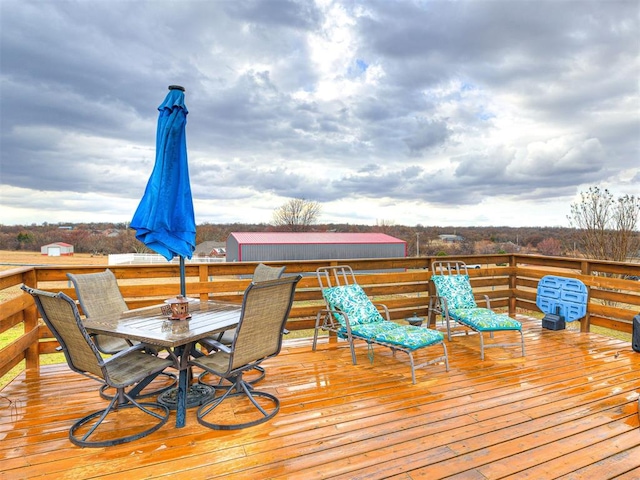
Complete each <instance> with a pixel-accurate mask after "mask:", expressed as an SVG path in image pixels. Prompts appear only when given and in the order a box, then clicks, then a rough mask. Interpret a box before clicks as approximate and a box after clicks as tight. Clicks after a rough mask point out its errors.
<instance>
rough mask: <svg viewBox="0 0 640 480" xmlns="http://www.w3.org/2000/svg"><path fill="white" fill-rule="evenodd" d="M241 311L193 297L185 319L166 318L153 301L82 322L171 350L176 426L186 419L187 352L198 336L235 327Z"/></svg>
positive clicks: (95, 330) (101, 331) (97, 331)
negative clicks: (175, 376) (175, 379)
mask: <svg viewBox="0 0 640 480" xmlns="http://www.w3.org/2000/svg"><path fill="white" fill-rule="evenodd" d="M241 312H242V309H241V307H240V305H235V304H230V303H222V302H212V301H205V302H201V301H197V300H196V301H193V302H191V303H190V304H189V313H190V314H191V318H189V319H187V320H170V319H169V318H168V316H167V315H166V314H165V313H163V312H162V305H154V306H151V307H144V308H139V309H135V310H127V311H126V312H123V313H122V314H121V315H119V316H114V317H102V318H96V319H92V318H88V319H86V321H85V323H84V325H85V328H86V329H87V331H88V332H89V333H95V334H105V335H112V336H115V337H120V338H125V339H128V340H132V341H137V342H142V343H145V344H148V345H152V346H157V347H161V348H162V347H164V348H166V349H167V350H169V351H170V352H172V354H173V356H174V361H175V368H177V369H178V371H179V378H178V387H177V388H178V391H177V402H176V427H177V428H180V427H184V425H185V423H186V410H187V392H188V388H189V381H190V379H191V375H190V374H189V356H190V355H191V352H192V350H193V348H194V345H195V344H196V342H197V341H198V340H200V339H202V338H205V337H209V336H212V335H215V334H216V333H219V332H223V331H225V330H228V329H230V328H234V327H236V326H237V324H238V322H239V321H240V315H241Z"/></svg>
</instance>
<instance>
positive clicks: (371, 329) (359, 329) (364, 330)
mask: <svg viewBox="0 0 640 480" xmlns="http://www.w3.org/2000/svg"><path fill="white" fill-rule="evenodd" d="M398 327H399V325H398V324H397V323H394V322H387V321H384V322H374V323H361V324H359V325H354V326H352V327H351V334H352V335H355V336H357V337H360V338H362V339H364V340H375V339H376V338H378V336H379V335H384V334H385V333H387V332H390V331H391V330H396V329H397V328H398ZM345 333H346V329H345Z"/></svg>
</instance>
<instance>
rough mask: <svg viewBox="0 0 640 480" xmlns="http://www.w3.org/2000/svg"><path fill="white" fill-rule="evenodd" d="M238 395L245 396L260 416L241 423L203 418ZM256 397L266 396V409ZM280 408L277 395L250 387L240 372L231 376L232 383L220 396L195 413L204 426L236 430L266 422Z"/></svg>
mask: <svg viewBox="0 0 640 480" xmlns="http://www.w3.org/2000/svg"><path fill="white" fill-rule="evenodd" d="M239 397H246V398H247V399H248V400H249V401H250V402H251V403H252V404H253V406H254V407H255V408H256V410H257V411H258V412H260V415H261V416H260V417H258V418H257V419H253V420H249V421H246V422H241V423H221V422H220V423H218V422H210V421H207V420H205V417H206V416H207V415H209V414H210V413H211V412H212V411H213V410H214V409H216V408H217V407H218V406H220V405H221V404H222V403H224V402H225V401H226V400H229V401H233V400H234V399H236V398H239ZM256 397H260V398H266V399H267V400H269V403H270V404H271V406H270V408H269V409H268V410H267V409H265V408H264V407H262V406H261V405H260V404H259V403H258V402H257V400H256ZM279 410H280V400H278V398H277V397H275V396H273V395H271V394H269V393H266V392H258V391H255V390H253V389H252V388H251V386H250V385H248V384H247V382H245V381H244V380H243V379H242V373H241V374H239V375H238V376H237V377H235V378H233V385H232V386H231V387H230V388H227V389H226V390H225V391H224V393H223V394H222V395H221V396H220V397H216V398H214V399H213V400H211V401H209V402H207V403H205V404H204V405H202V406H201V407H200V408H199V409H198V412H197V414H196V417H197V419H198V422H199V423H200V424H201V425H204V426H205V427H209V428H213V429H214V430H237V429H241V428H246V427H252V426H254V425H259V424H261V423H264V422H266V421H267V420H270V419H271V418H273V417H274V416H275V415H276V414H277V413H278V411H279Z"/></svg>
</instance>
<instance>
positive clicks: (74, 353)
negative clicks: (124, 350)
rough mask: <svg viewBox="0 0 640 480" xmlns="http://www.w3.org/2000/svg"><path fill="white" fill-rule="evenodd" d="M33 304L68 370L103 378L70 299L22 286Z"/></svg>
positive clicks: (65, 296)
mask: <svg viewBox="0 0 640 480" xmlns="http://www.w3.org/2000/svg"><path fill="white" fill-rule="evenodd" d="M22 289H23V290H25V291H26V292H28V293H30V294H31V295H32V296H33V297H34V299H35V302H36V306H37V307H38V310H39V311H40V315H41V316H42V319H43V320H44V322H45V323H46V324H47V326H48V327H49V329H50V330H51V333H53V335H54V336H55V337H56V339H57V340H58V342H59V343H60V346H61V347H62V351H63V352H64V355H65V357H66V359H67V363H68V364H69V367H70V368H71V369H72V370H74V371H76V372H79V373H85V372H88V373H92V374H93V375H96V376H97V377H100V378H104V374H103V371H102V368H101V367H100V365H99V362H101V361H102V357H101V356H100V353H99V352H98V350H97V348H96V347H95V345H94V344H93V342H92V341H91V338H90V337H89V334H88V333H87V331H86V330H85V328H84V326H83V324H82V321H81V319H80V314H79V313H78V309H77V307H76V304H75V302H74V301H73V299H72V298H70V297H68V296H67V295H65V294H64V293H62V292H60V293H58V294H53V293H50V292H45V291H42V290H37V289H34V288H29V287H26V286H23V287H22Z"/></svg>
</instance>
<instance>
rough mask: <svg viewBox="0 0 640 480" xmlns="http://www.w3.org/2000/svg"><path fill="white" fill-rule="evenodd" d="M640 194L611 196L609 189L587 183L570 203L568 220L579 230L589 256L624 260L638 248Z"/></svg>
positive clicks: (636, 251) (636, 252) (639, 239)
mask: <svg viewBox="0 0 640 480" xmlns="http://www.w3.org/2000/svg"><path fill="white" fill-rule="evenodd" d="M639 214H640V197H636V196H635V195H624V196H622V197H618V199H617V200H616V199H614V197H613V195H612V194H611V193H610V192H609V190H607V189H604V190H601V189H600V188H598V187H590V188H589V189H588V190H587V191H586V192H581V193H580V202H578V203H573V204H571V214H570V215H569V216H568V219H569V224H570V225H571V226H572V227H574V228H577V229H578V230H579V234H580V239H581V243H582V244H583V248H584V253H585V254H586V256H587V257H589V258H595V259H602V260H614V261H620V262H623V261H626V260H628V258H629V257H630V256H636V255H637V254H638V249H639V248H640V235H639V233H638V231H637V227H638V216H639Z"/></svg>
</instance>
